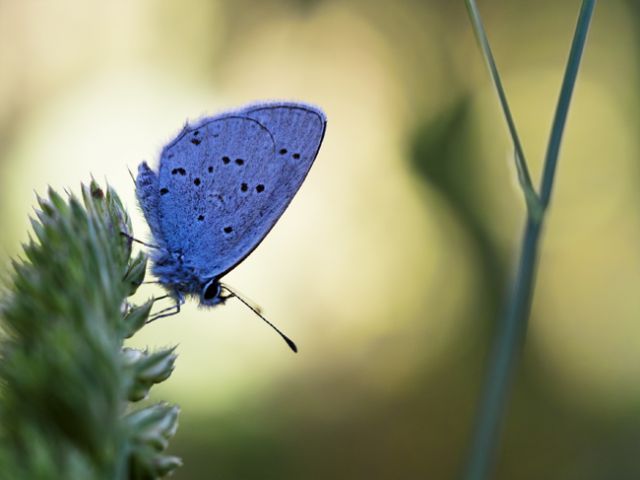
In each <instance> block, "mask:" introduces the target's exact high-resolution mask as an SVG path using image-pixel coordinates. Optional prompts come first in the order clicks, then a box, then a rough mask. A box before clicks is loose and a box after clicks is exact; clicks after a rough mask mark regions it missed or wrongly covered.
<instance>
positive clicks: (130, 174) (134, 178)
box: [127, 167, 136, 185]
mask: <svg viewBox="0 0 640 480" xmlns="http://www.w3.org/2000/svg"><path fill="white" fill-rule="evenodd" d="M127 170H129V176H130V177H131V180H133V184H134V185H135V184H136V177H134V176H133V172H132V171H131V169H130V168H129V167H127Z"/></svg>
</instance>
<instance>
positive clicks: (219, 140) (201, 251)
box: [139, 103, 325, 279]
mask: <svg viewBox="0 0 640 480" xmlns="http://www.w3.org/2000/svg"><path fill="white" fill-rule="evenodd" d="M324 128H325V120H324V115H323V114H322V113H321V112H320V111H318V110H317V109H315V108H313V107H308V106H306V105H303V104H296V103H277V104H261V105H253V106H250V107H246V108H244V109H242V110H238V111H236V112H233V113H228V114H223V115H218V116H215V117H210V118H206V119H203V120H201V121H200V122H198V123H197V124H195V125H193V126H187V127H185V129H184V130H183V131H182V132H181V133H180V135H178V137H177V138H176V139H175V140H174V141H173V142H171V143H170V144H169V145H167V146H166V147H165V149H164V150H163V151H162V155H161V159H160V167H159V172H158V176H157V178H154V179H153V180H155V186H154V187H148V188H147V191H146V192H145V191H143V192H141V193H139V197H140V196H141V195H145V197H148V198H147V200H146V201H147V203H148V204H149V205H151V204H152V203H153V205H154V207H153V208H155V209H157V210H156V211H157V215H154V216H155V217H156V218H155V224H156V225H157V226H156V227H155V228H154V226H153V225H151V226H152V231H153V230H159V231H158V232H153V233H154V235H155V236H160V237H161V239H160V240H161V242H160V243H162V244H164V245H166V247H167V248H168V249H170V250H171V251H174V252H179V253H180V254H181V255H182V258H183V259H184V263H185V266H186V267H188V268H191V269H193V270H194V271H195V272H197V275H198V276H199V277H200V278H203V279H204V278H213V277H219V276H221V275H222V274H224V273H225V272H227V271H229V270H230V269H231V268H233V267H234V266H236V265H237V264H238V263H239V262H240V261H241V260H242V259H244V258H245V257H246V256H247V255H248V254H249V253H250V252H251V251H252V250H253V249H254V248H255V247H256V246H257V245H258V244H259V243H260V242H261V241H262V239H263V238H264V237H265V235H266V234H267V233H268V232H269V230H270V229H271V228H272V227H273V225H274V224H275V223H276V221H277V220H278V218H279V217H280V216H281V215H282V213H283V212H284V210H285V209H286V207H287V205H288V204H289V202H290V201H291V199H292V198H293V196H294V195H295V193H296V192H297V190H298V188H299V187H300V185H301V183H302V181H303V180H304V178H305V176H306V175H307V172H308V171H309V168H310V167H311V165H312V163H313V161H314V159H315V156H316V154H317V151H318V148H319V146H320V142H321V141H322V136H323V134H324ZM141 172H142V170H141ZM151 174H153V172H151ZM151 188H156V189H157V192H158V193H157V196H156V197H155V198H154V197H153V195H152V194H151V193H150V192H149V189H151ZM141 203H142V204H143V210H145V214H146V209H145V205H144V203H143V201H142V198H141ZM147 217H149V215H147ZM151 223H152V222H150V224H151Z"/></svg>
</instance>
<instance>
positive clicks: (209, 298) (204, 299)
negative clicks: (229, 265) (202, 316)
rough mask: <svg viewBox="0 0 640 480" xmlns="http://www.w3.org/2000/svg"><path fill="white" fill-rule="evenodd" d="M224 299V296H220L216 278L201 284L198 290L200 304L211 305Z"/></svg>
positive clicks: (220, 290)
mask: <svg viewBox="0 0 640 480" xmlns="http://www.w3.org/2000/svg"><path fill="white" fill-rule="evenodd" d="M225 300H226V298H225V297H223V296H222V287H221V286H220V283H219V282H218V280H217V279H215V278H214V279H211V280H209V281H208V282H206V283H205V284H204V285H202V289H201V290H200V305H205V306H207V307H213V306H214V305H218V304H220V303H223V302H224V301H225Z"/></svg>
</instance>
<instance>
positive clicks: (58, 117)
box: [0, 0, 640, 480]
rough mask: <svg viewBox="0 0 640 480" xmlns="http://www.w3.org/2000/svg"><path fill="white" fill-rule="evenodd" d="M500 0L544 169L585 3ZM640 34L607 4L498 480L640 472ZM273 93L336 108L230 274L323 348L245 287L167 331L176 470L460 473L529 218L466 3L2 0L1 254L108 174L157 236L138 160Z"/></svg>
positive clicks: (501, 54) (488, 5) (507, 68)
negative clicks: (312, 156)
mask: <svg viewBox="0 0 640 480" xmlns="http://www.w3.org/2000/svg"><path fill="white" fill-rule="evenodd" d="M479 3H480V9H481V12H482V14H483V17H484V20H485V24H486V28H487V31H488V34H489V37H490V40H491V42H492V47H493V49H494V53H495V56H496V59H497V62H498V66H499V68H500V70H501V73H502V75H503V80H504V83H505V87H506V89H507V94H508V96H509V99H510V101H511V104H512V108H513V111H514V115H515V118H516V122H517V124H518V126H519V130H520V133H521V136H522V139H523V143H524V146H525V150H526V153H527V156H528V159H529V161H530V162H531V169H532V173H533V174H534V176H535V178H537V177H538V175H539V172H540V170H541V159H542V157H543V154H544V149H545V146H546V139H547V135H548V132H549V126H550V122H551V118H552V115H553V109H554V104H555V101H556V98H557V94H558V91H559V86H560V82H561V78H562V73H563V69H564V62H565V60H566V55H567V53H568V49H569V45H570V41H571V37H572V34H573V28H574V26H575V20H576V18H577V12H578V9H579V6H580V1H578V0H566V1H562V2H558V1H553V0H536V1H533V0H527V1H525V0H509V1H507V0H491V1H482V2H479ZM639 55H640V2H637V1H623V0H607V1H603V2H600V4H599V5H598V7H597V8H596V12H595V16H594V21H593V25H592V30H591V34H590V38H589V41H588V43H587V48H586V53H585V57H584V62H583V68H582V71H581V73H580V76H579V80H578V84H577V88H576V92H575V96H574V102H573V105H572V109H571V113H570V116H569V122H568V128H567V131H566V136H565V140H564V143H563V148H562V154H561V159H560V166H559V170H558V175H557V182H556V191H555V195H554V198H553V202H552V209H551V215H550V218H549V221H548V223H547V225H546V232H545V237H544V243H543V248H542V256H541V263H540V270H539V275H538V286H537V290H536V294H535V301H534V306H533V314H532V318H531V323H530V329H529V336H528V340H527V344H526V349H525V352H524V358H523V360H522V363H521V364H520V367H519V369H518V378H517V381H516V384H515V389H514V392H513V394H512V402H511V404H510V408H509V411H508V415H507V417H506V423H505V427H506V428H505V434H504V436H503V441H502V448H501V457H500V460H499V463H498V466H497V474H496V478H499V479H514V478H517V479H540V478H545V479H603V478H607V479H609V478H616V479H631V478H640V461H639V460H638V458H639V455H638V454H639V452H640V295H639V294H638V292H639V291H640V207H638V201H639V193H640V189H639V188H638V183H639V180H640V178H639V176H640V168H639V166H640V161H639V160H640V159H639V155H638V154H639V148H640V141H639V136H638V128H639V126H640V122H639V113H640V112H639V107H640V102H639V96H638V88H639V87H640V77H639V73H640V70H639V69H640V65H639V63H638V58H640V57H639ZM260 99H295V100H303V101H307V102H311V103H315V104H317V105H319V106H321V107H322V108H323V109H324V110H325V111H326V113H327V116H328V119H329V121H328V129H327V134H326V137H325V141H324V145H323V147H322V149H321V151H320V155H319V157H318V159H317V162H316V164H315V165H314V167H313V169H312V171H311V173H310V175H309V176H308V178H307V180H306V182H305V184H304V185H303V186H302V188H301V190H300V192H299V194H298V195H297V197H296V198H295V200H294V201H293V203H292V204H291V206H290V208H289V210H288V211H287V212H286V213H285V214H284V216H283V217H282V219H281V220H280V222H279V223H278V225H277V227H276V228H274V229H273V231H272V232H271V233H270V235H269V236H268V238H267V239H266V240H265V241H264V242H263V243H262V245H261V246H260V247H259V248H258V249H257V250H256V251H255V252H254V253H253V254H252V255H251V256H250V257H249V258H248V259H247V260H246V261H245V262H244V263H243V264H242V265H240V266H239V267H238V268H237V269H236V270H234V271H233V272H232V273H230V274H229V275H228V277H227V278H226V280H227V282H228V283H229V284H231V285H233V286H235V287H236V288H238V289H239V290H240V291H242V292H244V293H245V294H247V295H248V296H249V297H250V298H252V299H254V300H255V301H256V302H258V303H259V304H260V305H262V307H263V308H264V310H265V312H266V313H267V315H268V316H269V318H270V319H272V320H273V321H274V322H275V323H277V324H278V325H279V326H280V327H281V328H282V329H283V330H284V331H285V332H287V333H288V334H289V335H290V336H291V337H292V338H294V339H295V340H296V342H297V343H298V345H299V347H300V353H299V354H298V355H297V356H294V355H292V354H291V352H290V351H289V350H288V349H287V348H286V346H285V345H284V344H283V343H282V342H281V340H280V339H279V338H278V337H277V336H276V335H274V334H273V333H272V332H271V331H270V330H269V329H268V328H266V327H265V325H263V324H262V323H261V322H260V321H259V319H257V318H255V317H254V316H253V315H252V314H251V312H249V311H248V310H247V309H245V308H243V307H242V306H241V305H238V304H237V303H234V302H233V301H230V302H229V303H228V304H227V305H226V306H224V307H220V308H216V309H213V310H199V309H197V308H196V306H195V305H193V304H190V305H187V306H186V308H184V310H183V313H182V314H181V315H180V316H177V317H173V318H169V319H166V320H164V321H161V322H157V323H155V324H153V325H152V326H150V327H148V328H145V329H144V331H143V332H142V333H141V334H140V335H138V337H137V338H136V340H135V345H137V346H140V345H149V346H154V345H158V346H159V345H168V344H178V345H179V347H178V352H179V354H180V357H179V359H178V362H177V370H176V371H175V373H174V375H173V376H172V377H171V379H170V380H169V381H168V382H166V384H163V385H162V386H161V387H159V388H157V389H155V391H154V397H153V398H154V399H166V400H168V401H171V402H176V403H179V404H180V405H181V406H182V414H181V424H180V429H179V431H178V433H177V436H176V437H175V439H174V441H173V442H172V446H171V451H172V452H173V453H174V454H177V455H180V456H182V458H183V459H184V463H185V465H184V467H183V468H181V469H180V470H179V471H178V473H177V474H176V476H175V478H176V479H204V478H206V479H209V478H216V479H230V480H235V479H242V480H251V479H261V480H266V479H310V480H315V479H327V478H332V479H365V478H366V479H414V478H430V479H440V478H443V479H444V478H453V477H455V475H456V474H457V473H458V472H459V471H460V469H461V466H462V465H463V464H464V458H465V452H466V448H467V445H468V440H469V436H470V432H471V427H472V423H473V422H472V421H473V414H474V408H475V404H476V401H477V397H478V393H479V388H480V385H481V382H482V378H483V372H484V368H485V365H486V358H487V353H488V349H489V345H490V341H491V334H492V333H493V331H494V326H495V323H496V319H497V318H498V317H499V313H500V309H501V304H502V303H503V300H504V292H505V290H506V288H507V285H508V283H509V278H510V276H511V275H512V272H513V263H514V260H515V254H516V252H517V248H518V243H519V236H520V230H521V227H522V224H523V219H524V206H523V201H522V196H521V194H520V192H519V191H518V188H517V183H516V180H515V178H516V177H515V171H514V168H513V165H512V160H511V149H510V143H509V139H508V137H507V133H506V128H505V124H504V120H503V118H502V116H501V113H500V110H499V106H498V103H497V99H496V97H495V94H494V92H493V90H492V87H491V84H490V82H489V79H488V74H487V72H486V70H485V68H484V64H483V61H482V58H481V55H480V53H479V50H478V48H477V46H476V44H475V41H474V37H473V34H472V31H471V28H470V23H469V20H468V17H467V14H466V10H465V8H464V5H463V2H462V0H460V1H434V0H432V1H426V0H425V1H417V0H398V1H393V2H389V1H382V0H340V1H338V0H333V1H330V0H326V1H325V0H265V1H260V2H258V1H249V0H234V1H231V0H229V1H223V0H218V1H215V0H182V1H157V0H134V1H132V0H114V1H109V2H105V1H94V0H89V1H80V0H56V1H53V2H43V1H39V0H20V1H17V0H0V225H1V226H2V227H1V229H2V230H1V233H0V265H2V268H4V269H8V265H9V259H10V258H11V257H12V256H15V255H18V254H19V252H20V242H21V241H24V240H26V239H27V236H28V232H29V223H28V216H29V215H30V213H31V212H32V208H33V205H34V203H35V193H34V192H44V191H45V189H46V188H47V185H51V186H53V187H54V188H58V189H62V188H71V189H73V190H76V191H77V190H78V188H77V187H78V186H79V183H80V182H81V181H87V180H88V179H89V178H90V175H93V176H95V177H96V178H97V179H98V180H105V179H106V180H108V182H109V183H110V184H111V185H113V186H114V187H115V188H116V189H117V191H118V192H119V193H120V195H121V197H122V198H123V200H124V201H125V203H126V205H127V206H128V208H129V210H130V212H131V214H132V216H133V217H134V229H135V232H136V234H137V236H139V237H141V238H148V229H147V227H146V225H145V223H144V220H143V219H142V216H141V214H140V212H139V210H138V208H137V206H136V201H135V196H134V188H133V184H132V181H131V179H130V177H129V173H128V168H130V169H131V170H133V171H135V169H136V167H137V164H138V163H139V162H140V161H141V160H143V159H146V160H149V161H150V162H151V163H152V164H154V165H155V162H156V161H157V156H158V153H159V151H160V149H161V148H162V146H163V145H164V144H165V143H166V142H167V141H168V140H170V139H171V138H172V135H174V134H175V133H177V132H178V131H179V129H180V127H181V126H182V124H183V123H184V121H185V120H187V119H194V118H198V117H200V116H202V115H206V114H212V113H215V112H216V111H219V110H221V109H225V108H229V107H234V106H238V105H241V104H244V103H247V102H250V101H254V100H260ZM154 293H156V294H158V293H160V291H159V289H157V288H155V287H148V288H146V289H145V290H144V291H143V292H142V293H141V294H140V295H141V298H146V297H148V296H151V295H153V294H154Z"/></svg>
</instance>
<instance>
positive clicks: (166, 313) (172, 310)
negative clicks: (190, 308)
mask: <svg viewBox="0 0 640 480" xmlns="http://www.w3.org/2000/svg"><path fill="white" fill-rule="evenodd" d="M169 297H170V295H163V296H161V297H157V298H155V299H154V302H155V301H157V300H162V299H165V298H169ZM172 298H174V299H175V301H176V303H175V305H172V306H170V307H167V308H164V309H162V310H160V311H159V312H157V313H156V314H155V315H153V316H152V317H151V318H149V320H147V323H151V322H155V321H156V320H158V319H159V318H165V317H172V316H173V315H177V314H178V313H180V307H181V306H182V305H184V302H185V299H184V295H183V294H182V293H180V292H178V291H176V292H175V297H172Z"/></svg>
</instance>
